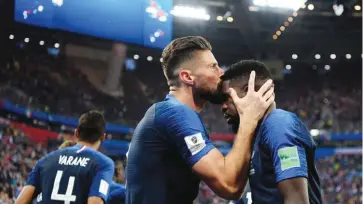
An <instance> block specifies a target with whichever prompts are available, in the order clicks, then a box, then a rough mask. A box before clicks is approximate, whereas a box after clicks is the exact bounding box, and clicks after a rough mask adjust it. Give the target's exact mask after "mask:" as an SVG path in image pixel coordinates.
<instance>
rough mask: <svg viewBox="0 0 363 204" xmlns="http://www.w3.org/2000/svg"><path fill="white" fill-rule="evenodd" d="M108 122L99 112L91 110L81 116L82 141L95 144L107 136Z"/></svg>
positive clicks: (79, 123) (79, 130)
mask: <svg viewBox="0 0 363 204" xmlns="http://www.w3.org/2000/svg"><path fill="white" fill-rule="evenodd" d="M105 126H106V121H105V118H104V117H103V114H102V113H101V112H99V111H95V110H91V111H88V112H87V113H84V114H82V115H81V117H80V118H79V121H78V128H77V131H78V135H79V140H80V141H85V142H89V143H92V144H93V143H95V142H97V141H98V140H100V139H101V138H102V136H103V135H104V134H105Z"/></svg>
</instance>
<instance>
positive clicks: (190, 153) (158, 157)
mask: <svg viewBox="0 0 363 204" xmlns="http://www.w3.org/2000/svg"><path fill="white" fill-rule="evenodd" d="M213 148H214V146H213V144H212V143H211V141H210V140H209V136H208V134H207V132H206V130H205V128H204V125H203V124H202V121H201V118H200V116H199V114H198V113H197V112H195V111H194V110H193V109H191V108H190V107H189V106H186V105H185V104H183V103H181V102H179V101H178V100H177V99H175V98H174V97H173V96H172V95H168V96H167V97H166V99H165V100H164V101H162V102H159V103H156V104H154V105H153V106H151V107H150V108H149V110H148V111H147V112H146V113H145V116H144V118H143V119H142V120H141V121H140V123H139V124H138V125H137V127H136V129H135V131H134V135H133V137H132V141H131V145H130V148H129V152H128V159H127V165H126V203H127V204H148V203H150V204H154V203H157V204H169V203H173V204H178V203H180V204H188V203H192V202H193V200H194V199H195V198H196V196H197V194H198V188H199V183H200V179H199V178H198V177H197V176H196V175H195V174H194V173H193V172H192V166H193V165H194V164H195V163H196V162H198V161H199V160H200V159H201V158H202V157H203V156H204V155H206V154H207V153H208V152H209V151H210V150H212V149H213Z"/></svg>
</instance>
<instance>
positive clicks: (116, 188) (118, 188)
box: [110, 181, 125, 194]
mask: <svg viewBox="0 0 363 204" xmlns="http://www.w3.org/2000/svg"><path fill="white" fill-rule="evenodd" d="M124 191H125V186H124V185H122V184H119V183H116V182H114V181H113V182H112V183H111V185H110V194H117V193H120V192H124Z"/></svg>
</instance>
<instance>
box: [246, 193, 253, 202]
mask: <svg viewBox="0 0 363 204" xmlns="http://www.w3.org/2000/svg"><path fill="white" fill-rule="evenodd" d="M246 198H247V202H248V204H252V194H251V192H247V195H246Z"/></svg>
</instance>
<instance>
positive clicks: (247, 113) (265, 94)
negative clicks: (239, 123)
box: [229, 71, 275, 121]
mask: <svg viewBox="0 0 363 204" xmlns="http://www.w3.org/2000/svg"><path fill="white" fill-rule="evenodd" d="M255 78H256V72H255V71H252V72H251V74H250V78H249V81H248V91H247V94H246V96H245V97H243V98H240V97H239V96H238V95H237V93H236V91H235V90H234V89H233V88H230V89H229V94H230V96H231V98H232V100H233V103H234V105H235V106H236V109H237V111H238V114H239V116H240V117H241V116H243V117H247V118H251V119H255V120H257V121H259V120H260V119H261V118H262V117H263V116H264V114H265V113H266V110H267V109H268V108H269V107H270V105H271V104H272V103H273V102H274V101H275V93H274V86H273V82H272V80H268V81H266V82H265V83H264V84H263V85H262V87H261V88H260V90H258V91H255Z"/></svg>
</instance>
